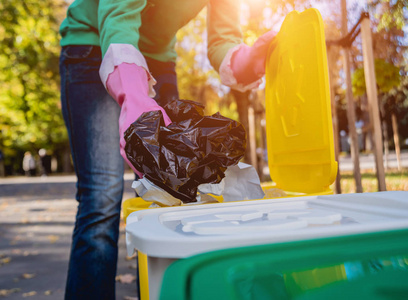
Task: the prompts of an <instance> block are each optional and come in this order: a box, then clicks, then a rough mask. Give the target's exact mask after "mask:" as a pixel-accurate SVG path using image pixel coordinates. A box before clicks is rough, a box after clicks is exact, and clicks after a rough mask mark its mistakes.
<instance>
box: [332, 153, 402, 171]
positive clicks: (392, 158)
mask: <svg viewBox="0 0 408 300" xmlns="http://www.w3.org/2000/svg"><path fill="white" fill-rule="evenodd" d="M359 158H360V169H361V170H375V160H374V154H360V157H359ZM387 165H388V167H389V168H392V169H396V168H397V167H398V163H397V156H396V155H395V152H393V151H392V152H390V154H389V155H388V159H387V161H386V160H385V156H384V166H387ZM401 165H402V167H403V168H408V151H403V152H402V153H401ZM339 167H340V171H352V170H353V160H352V159H351V156H350V155H347V156H341V157H340V159H339Z"/></svg>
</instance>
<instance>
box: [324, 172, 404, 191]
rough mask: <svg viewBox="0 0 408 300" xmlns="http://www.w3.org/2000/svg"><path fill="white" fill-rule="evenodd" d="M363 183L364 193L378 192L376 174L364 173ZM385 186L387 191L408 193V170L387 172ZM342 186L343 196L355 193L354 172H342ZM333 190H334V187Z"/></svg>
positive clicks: (362, 176) (362, 175)
mask: <svg viewBox="0 0 408 300" xmlns="http://www.w3.org/2000/svg"><path fill="white" fill-rule="evenodd" d="M361 181H362V182H361V183H362V185H363V192H364V193H369V192H378V183H377V177H376V174H375V172H373V171H364V172H363V173H362V174H361ZM385 184H386V186H387V191H408V168H405V169H402V170H401V171H398V170H389V171H387V172H386V175H385ZM340 185H341V192H342V194H347V193H355V191H356V185H355V181H354V176H353V172H342V173H341V180H340ZM331 188H332V189H334V185H333V186H332V187H331Z"/></svg>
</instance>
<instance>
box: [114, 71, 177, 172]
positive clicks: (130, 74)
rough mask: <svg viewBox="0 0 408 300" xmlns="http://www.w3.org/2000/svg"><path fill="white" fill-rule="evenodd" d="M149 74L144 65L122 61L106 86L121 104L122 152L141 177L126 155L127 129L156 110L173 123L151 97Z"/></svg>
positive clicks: (168, 121) (165, 119) (120, 130)
mask: <svg viewBox="0 0 408 300" xmlns="http://www.w3.org/2000/svg"><path fill="white" fill-rule="evenodd" d="M148 76H149V75H148V73H147V72H146V70H145V69H143V68H142V67H140V66H138V65H136V64H128V63H122V64H120V65H119V66H116V67H115V70H114V71H113V72H112V73H111V74H109V77H108V80H107V81H106V88H107V89H108V91H109V93H110V95H111V96H112V97H113V98H114V99H115V100H116V102H118V103H119V105H120V106H121V110H120V116H119V134H120V154H121V155H122V157H123V158H124V159H125V161H126V162H127V164H128V165H129V166H130V167H131V168H132V170H133V171H134V172H135V173H136V174H137V175H139V177H142V174H141V173H140V172H138V171H137V170H136V169H135V168H134V167H133V165H132V164H131V163H130V162H129V160H128V159H127V157H126V153H125V145H126V142H125V139H124V133H125V131H126V130H127V129H128V128H129V126H130V124H132V123H133V122H134V121H136V120H137V119H138V118H139V116H140V115H142V114H143V113H145V112H149V111H154V110H161V111H162V113H163V117H164V123H165V124H166V126H167V125H169V124H170V123H171V120H170V118H169V117H168V116H167V114H166V112H165V110H164V109H163V108H161V107H160V106H159V105H158V104H157V102H156V101H155V100H154V99H152V98H150V97H149V83H148V81H149V77H148Z"/></svg>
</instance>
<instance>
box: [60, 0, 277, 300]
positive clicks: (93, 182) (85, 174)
mask: <svg viewBox="0 0 408 300" xmlns="http://www.w3.org/2000/svg"><path fill="white" fill-rule="evenodd" d="M205 6H207V13H208V18H207V23H208V57H209V60H210V62H211V64H212V66H213V67H214V68H215V69H216V70H217V71H219V73H220V76H221V80H222V82H223V83H224V84H226V85H228V86H230V87H232V88H236V89H239V90H246V89H250V88H254V87H257V86H258V85H259V84H260V82H261V79H260V78H261V77H262V76H263V74H264V72H265V71H264V68H265V67H264V63H265V54H266V51H267V48H268V46H269V43H270V41H271V39H272V38H273V37H274V35H275V34H274V33H273V32H268V33H266V34H265V35H264V36H262V37H261V38H260V39H258V41H257V42H256V43H255V45H254V46H252V47H248V46H246V45H245V44H242V36H241V32H240V28H239V11H238V10H239V9H238V8H239V5H237V3H236V0H207V1H205V0H197V1H187V0H163V1H158V0H152V1H150V0H149V1H146V0H122V1H117V0H99V1H98V0H76V1H74V2H73V3H72V4H71V6H70V7H69V8H68V12H67V18H66V19H65V20H64V22H63V23H62V25H61V29H60V32H61V36H62V40H61V45H62V52H61V59H60V73H61V101H62V111H63V115H64V120H65V123H66V126H67V129H68V133H69V138H70V146H71V152H72V157H73V162H74V167H75V171H76V174H77V177H78V182H77V195H76V199H77V200H78V202H79V204H78V213H77V217H76V222H75V229H74V233H73V239H72V249H71V256H70V263H69V271H68V279H67V286H66V299H114V298H115V289H114V287H115V274H116V262H117V241H118V232H119V218H120V203H121V199H122V193H123V169H124V164H123V159H122V157H121V155H122V156H123V158H124V159H125V161H127V159H126V155H125V153H124V150H123V149H124V146H125V142H124V139H123V133H124V131H125V130H126V129H127V128H128V127H129V125H130V124H131V123H133V122H134V121H135V120H136V119H137V118H138V117H139V116H140V115H141V114H142V113H144V112H147V111H153V110H161V111H162V112H163V114H164V116H165V123H166V125H168V124H169V123H170V122H171V120H170V119H169V118H168V116H167V115H166V113H165V112H164V110H163V109H162V108H161V105H164V104H165V103H167V101H169V100H172V99H174V98H178V91H177V78H176V73H175V60H176V52H175V49H174V45H175V43H176V37H175V36H176V33H177V31H178V29H180V28H181V27H182V26H184V25H185V24H187V23H188V22H189V21H190V20H191V19H192V18H194V17H195V16H196V15H197V14H198V13H199V12H200V11H201V10H202V9H203V8H204V7H205ZM118 121H119V122H118ZM129 165H130V166H131V167H132V165H131V164H129ZM134 171H135V170H134ZM139 176H141V174H139Z"/></svg>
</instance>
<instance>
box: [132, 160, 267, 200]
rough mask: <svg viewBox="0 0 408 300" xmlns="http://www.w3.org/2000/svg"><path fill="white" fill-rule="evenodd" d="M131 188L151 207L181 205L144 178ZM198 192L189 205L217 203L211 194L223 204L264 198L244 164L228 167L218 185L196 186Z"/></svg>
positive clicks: (254, 174) (251, 170) (253, 172)
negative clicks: (149, 203) (221, 200)
mask: <svg viewBox="0 0 408 300" xmlns="http://www.w3.org/2000/svg"><path fill="white" fill-rule="evenodd" d="M132 188H134V189H135V191H136V193H137V194H138V195H139V197H141V198H142V199H143V200H145V201H151V202H154V204H152V207H157V206H180V205H183V202H182V201H181V200H180V199H177V198H175V197H173V196H172V195H170V194H169V193H168V192H167V191H165V190H163V189H161V188H160V187H158V186H156V185H155V184H154V183H152V182H151V181H150V180H148V179H147V178H145V177H144V178H142V179H139V180H138V181H134V182H133V184H132ZM198 191H199V194H198V195H197V202H193V203H191V204H202V203H211V202H217V200H216V199H215V198H213V197H212V196H211V194H212V195H217V196H223V198H224V202H228V201H239V200H252V199H262V198H263V197H264V196H265V193H264V192H263V190H262V187H261V182H260V179H259V176H258V173H257V172H256V170H255V168H254V167H253V166H251V165H248V164H244V163H238V164H237V165H235V166H232V167H228V169H227V170H226V172H225V178H223V180H222V181H221V182H220V183H218V184H210V183H208V184H201V185H199V186H198Z"/></svg>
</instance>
